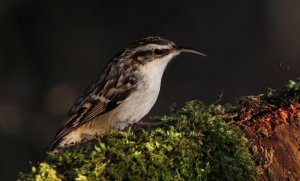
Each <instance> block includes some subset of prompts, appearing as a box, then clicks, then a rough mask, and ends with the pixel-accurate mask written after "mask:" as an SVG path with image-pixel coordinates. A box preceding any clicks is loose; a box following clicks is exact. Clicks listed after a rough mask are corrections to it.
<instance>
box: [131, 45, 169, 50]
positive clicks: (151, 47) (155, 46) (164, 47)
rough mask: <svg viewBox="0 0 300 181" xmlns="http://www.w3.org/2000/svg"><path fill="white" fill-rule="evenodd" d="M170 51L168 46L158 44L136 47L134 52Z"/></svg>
mask: <svg viewBox="0 0 300 181" xmlns="http://www.w3.org/2000/svg"><path fill="white" fill-rule="evenodd" d="M156 48H157V49H170V46H169V45H158V44H148V45H145V46H142V47H138V48H137V49H136V50H137V51H142V50H151V49H153V50H154V49H156Z"/></svg>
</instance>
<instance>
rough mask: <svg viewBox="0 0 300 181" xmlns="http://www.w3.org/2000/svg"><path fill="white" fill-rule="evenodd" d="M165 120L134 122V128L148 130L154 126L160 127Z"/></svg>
mask: <svg viewBox="0 0 300 181" xmlns="http://www.w3.org/2000/svg"><path fill="white" fill-rule="evenodd" d="M162 124H163V122H136V123H133V125H132V127H133V130H138V128H143V129H145V130H147V131H150V130H151V129H153V128H156V127H159V126H160V125H162Z"/></svg>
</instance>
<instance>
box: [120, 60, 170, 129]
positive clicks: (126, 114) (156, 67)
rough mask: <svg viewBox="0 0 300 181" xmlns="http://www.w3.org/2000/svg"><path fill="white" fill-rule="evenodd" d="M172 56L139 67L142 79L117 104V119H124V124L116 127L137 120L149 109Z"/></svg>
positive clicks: (155, 97) (124, 125) (121, 126)
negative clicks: (125, 97) (131, 91)
mask: <svg viewBox="0 0 300 181" xmlns="http://www.w3.org/2000/svg"><path fill="white" fill-rule="evenodd" d="M172 57H174V55H169V56H167V57H165V58H163V59H160V60H154V61H152V62H149V63H147V64H145V65H144V66H143V67H141V69H140V73H141V74H142V76H141V77H142V80H140V82H139V84H138V87H137V90H136V91H135V92H134V93H133V94H132V95H131V96H130V97H129V98H128V99H126V101H124V102H123V103H122V104H121V105H120V106H119V108H120V109H119V110H118V113H119V114H118V115H119V119H118V120H122V121H124V124H118V129H123V128H124V127H126V126H128V123H129V124H131V123H134V122H137V121H139V120H140V119H142V118H143V117H144V116H145V115H146V114H147V113H148V112H149V111H150V110H151V108H152V107H153V105H154V104H155V102H156V100H157V97H158V94H159V91H160V84H161V79H162V75H163V73H164V70H165V68H166V66H167V64H168V63H169V61H170V60H171V58H172Z"/></svg>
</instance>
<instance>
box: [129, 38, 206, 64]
mask: <svg viewBox="0 0 300 181" xmlns="http://www.w3.org/2000/svg"><path fill="white" fill-rule="evenodd" d="M125 52H127V53H128V54H130V56H131V57H130V58H131V59H132V60H134V61H137V62H139V63H141V64H147V63H149V62H152V61H160V60H166V61H169V60H171V59H172V58H173V57H174V56H176V55H179V54H180V53H183V52H187V53H194V54H198V55H201V56H206V55H205V54H203V53H201V52H199V51H197V50H194V49H191V48H186V47H182V46H178V45H176V44H175V43H174V42H172V41H169V40H166V39H164V38H161V37H147V38H144V39H142V40H139V41H136V42H134V43H133V44H131V45H130V46H129V47H128V48H127V49H126V51H125ZM128 54H127V55H128Z"/></svg>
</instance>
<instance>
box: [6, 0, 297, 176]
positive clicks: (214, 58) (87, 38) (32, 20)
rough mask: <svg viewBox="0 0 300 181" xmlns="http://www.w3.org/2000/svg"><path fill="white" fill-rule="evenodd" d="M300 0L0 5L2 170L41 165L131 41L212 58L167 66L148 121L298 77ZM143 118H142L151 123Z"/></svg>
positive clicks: (15, 0) (9, 0) (186, 58)
mask: <svg viewBox="0 0 300 181" xmlns="http://www.w3.org/2000/svg"><path fill="white" fill-rule="evenodd" d="M299 9H300V1H279V0H268V1H263V0H251V1H250V0H249V1H240V0H239V1H226V2H225V1H224V2H223V1H220V2H217V1H211V0H202V1H174V0H173V1H155V0H152V1H120V2H117V1H57V2H54V1H40V0H36V1H35V0H23V1H22V0H1V1H0V143H1V149H0V155H1V156H0V163H1V164H0V167H1V168H0V172H1V179H3V180H15V179H16V177H17V173H18V171H28V170H29V169H30V166H29V163H28V162H29V161H32V162H33V163H36V161H38V160H42V159H43V157H44V155H43V154H44V152H45V149H46V147H47V145H48V144H49V141H50V140H51V139H52V138H53V137H54V135H55V132H56V130H57V129H58V127H59V125H60V124H61V122H62V121H63V120H64V115H65V113H66V112H67V110H68V109H69V108H70V107H71V105H72V103H73V102H74V100H75V99H76V98H77V97H78V96H79V95H80V94H81V93H82V92H83V91H84V89H85V88H86V87H87V86H88V85H89V83H90V82H91V80H92V79H93V77H94V76H95V75H96V73H97V72H99V71H101V70H102V68H103V66H104V65H105V64H106V63H107V61H109V60H110V58H112V57H113V56H114V55H115V54H116V53H117V52H118V51H119V50H120V49H121V48H123V47H124V46H126V45H127V44H128V43H131V42H132V41H135V40H137V39H141V38H143V37H146V36H149V35H159V36H162V37H165V38H167V39H170V40H172V41H174V42H176V43H177V44H180V45H186V46H190V47H194V48H196V49H199V50H201V51H202V52H205V53H207V54H208V57H207V58H205V59H204V58H201V57H198V56H195V55H181V56H179V57H177V58H176V59H175V60H174V61H173V62H172V63H171V64H170V65H169V67H168V69H167V70H166V72H165V74H164V78H163V81H162V87H161V93H160V96H159V98H158V101H157V103H156V105H155V106H154V108H153V109H152V111H151V112H150V114H149V115H156V114H158V115H162V114H167V113H168V112H169V107H170V105H171V104H172V103H173V102H176V103H177V104H178V105H180V106H181V105H183V103H184V102H185V101H187V100H190V99H200V100H203V101H204V102H205V103H213V102H215V101H216V100H218V99H219V94H220V93H221V91H222V89H224V94H223V97H222V101H221V103H225V102H235V99H236V98H237V97H239V96H242V95H252V94H254V95H255V94H259V93H261V92H263V91H265V90H266V89H267V88H268V87H272V88H278V87H280V86H281V85H282V84H284V83H286V82H287V81H288V80H289V79H294V78H297V77H298V76H299V70H300V63H299V60H300V51H299V47H300V10H299ZM149 115H148V116H146V119H148V118H149Z"/></svg>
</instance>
